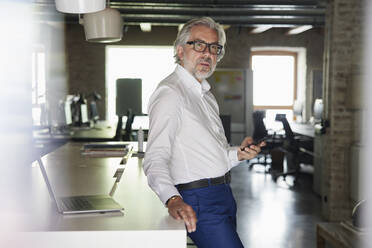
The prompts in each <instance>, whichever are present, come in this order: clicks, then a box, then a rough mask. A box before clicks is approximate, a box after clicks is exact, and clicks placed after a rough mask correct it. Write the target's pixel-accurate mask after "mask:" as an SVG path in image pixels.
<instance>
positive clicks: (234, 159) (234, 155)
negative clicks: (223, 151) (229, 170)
mask: <svg viewBox="0 0 372 248" xmlns="http://www.w3.org/2000/svg"><path fill="white" fill-rule="evenodd" d="M238 149H239V146H229V147H227V156H228V157H229V159H230V164H231V167H235V166H237V165H238V164H240V163H241V161H239V159H238Z"/></svg>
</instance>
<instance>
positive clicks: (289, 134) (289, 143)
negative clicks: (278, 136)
mask: <svg viewBox="0 0 372 248" xmlns="http://www.w3.org/2000/svg"><path fill="white" fill-rule="evenodd" d="M275 120H276V121H281V122H282V124H283V128H284V132H285V141H284V144H283V147H284V149H286V150H288V151H291V152H298V151H299V145H298V142H297V140H296V139H295V135H294V134H293V131H292V128H291V126H290V125H289V122H288V120H287V117H286V116H285V115H284V114H277V115H276V116H275Z"/></svg>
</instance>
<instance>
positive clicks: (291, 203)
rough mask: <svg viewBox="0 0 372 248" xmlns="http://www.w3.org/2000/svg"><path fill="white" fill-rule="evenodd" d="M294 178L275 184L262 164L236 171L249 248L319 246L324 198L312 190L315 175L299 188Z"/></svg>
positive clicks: (240, 222)
mask: <svg viewBox="0 0 372 248" xmlns="http://www.w3.org/2000/svg"><path fill="white" fill-rule="evenodd" d="M292 179H293V178H291V177H288V178H287V182H285V181H283V180H282V179H280V178H279V179H278V181H277V182H276V183H275V182H274V181H273V180H272V179H271V175H270V174H265V173H263V167H262V166H261V165H255V166H254V167H253V169H252V170H249V169H248V164H241V165H239V166H237V167H235V168H234V169H233V170H232V183H231V187H232V189H233V192H234V196H235V199H236V202H237V205H238V232H239V236H240V238H241V240H242V242H243V244H244V246H245V247H246V248H273V247H275V248H297V247H301V248H313V247H316V232H315V230H316V223H317V222H320V221H321V202H320V197H319V196H317V195H316V194H315V193H314V192H313V191H312V175H311V174H301V176H300V178H299V180H298V183H297V186H296V187H290V186H289V185H291V184H292ZM188 247H190V248H193V247H195V246H188Z"/></svg>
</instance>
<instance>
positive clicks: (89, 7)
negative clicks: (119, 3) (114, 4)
mask: <svg viewBox="0 0 372 248" xmlns="http://www.w3.org/2000/svg"><path fill="white" fill-rule="evenodd" d="M105 8H106V0H56V9H57V10H58V11H59V12H63V13H71V14H83V13H91V12H97V11H101V10H104V9H105Z"/></svg>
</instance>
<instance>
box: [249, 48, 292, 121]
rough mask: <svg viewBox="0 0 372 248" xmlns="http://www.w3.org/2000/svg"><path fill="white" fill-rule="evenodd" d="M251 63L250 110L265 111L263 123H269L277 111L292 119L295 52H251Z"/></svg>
mask: <svg viewBox="0 0 372 248" xmlns="http://www.w3.org/2000/svg"><path fill="white" fill-rule="evenodd" d="M251 64H252V70H253V108H254V110H258V109H263V110H266V122H267V123H268V122H269V123H273V122H274V119H275V115H276V114H277V113H283V114H286V116H287V119H288V120H291V119H293V112H292V109H293V103H294V100H295V99H296V86H297V85H296V78H297V53H295V52H287V51H254V52H252V55H251ZM269 126H270V124H269Z"/></svg>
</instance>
